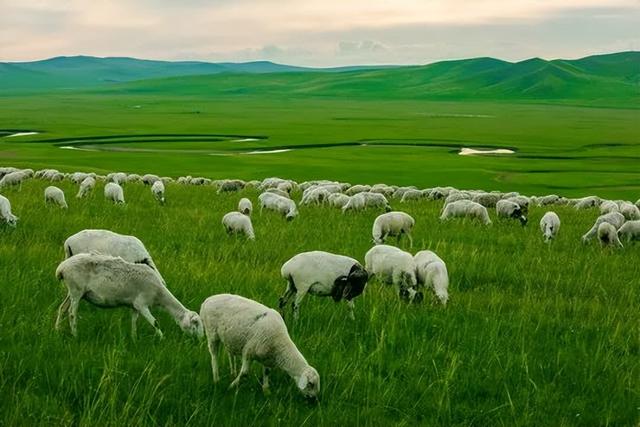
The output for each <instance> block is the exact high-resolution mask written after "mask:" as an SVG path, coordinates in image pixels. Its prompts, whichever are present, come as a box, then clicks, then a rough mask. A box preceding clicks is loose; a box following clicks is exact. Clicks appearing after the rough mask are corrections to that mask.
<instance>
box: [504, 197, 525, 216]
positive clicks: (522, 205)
mask: <svg viewBox="0 0 640 427" xmlns="http://www.w3.org/2000/svg"><path fill="white" fill-rule="evenodd" d="M504 200H507V201H509V202H513V203H516V204H518V206H520V209H522V213H527V212H528V210H529V205H530V204H531V201H530V200H529V198H528V197H525V196H521V195H517V196H513V197H509V198H507V199H504Z"/></svg>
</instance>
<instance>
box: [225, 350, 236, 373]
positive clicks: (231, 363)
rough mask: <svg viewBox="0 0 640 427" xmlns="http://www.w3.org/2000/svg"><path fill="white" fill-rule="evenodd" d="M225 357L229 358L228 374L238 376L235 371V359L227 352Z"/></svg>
mask: <svg viewBox="0 0 640 427" xmlns="http://www.w3.org/2000/svg"><path fill="white" fill-rule="evenodd" d="M227 357H228V358H229V372H231V375H234V376H235V375H237V374H238V371H236V358H235V357H233V354H231V353H229V352H227Z"/></svg>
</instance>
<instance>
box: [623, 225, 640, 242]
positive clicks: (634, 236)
mask: <svg viewBox="0 0 640 427" xmlns="http://www.w3.org/2000/svg"><path fill="white" fill-rule="evenodd" d="M618 238H620V239H621V240H625V241H627V242H630V241H632V240H640V220H635V221H627V222H625V223H624V224H623V225H622V227H620V229H619V230H618Z"/></svg>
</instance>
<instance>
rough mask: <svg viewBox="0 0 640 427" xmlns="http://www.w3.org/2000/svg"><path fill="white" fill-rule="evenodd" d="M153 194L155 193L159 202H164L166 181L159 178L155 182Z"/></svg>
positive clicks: (152, 189) (154, 195)
mask: <svg viewBox="0 0 640 427" xmlns="http://www.w3.org/2000/svg"><path fill="white" fill-rule="evenodd" d="M151 194H153V197H155V199H156V200H157V201H158V202H160V203H162V204H164V182H162V180H160V179H158V180H157V181H154V182H153V185H152V186H151Z"/></svg>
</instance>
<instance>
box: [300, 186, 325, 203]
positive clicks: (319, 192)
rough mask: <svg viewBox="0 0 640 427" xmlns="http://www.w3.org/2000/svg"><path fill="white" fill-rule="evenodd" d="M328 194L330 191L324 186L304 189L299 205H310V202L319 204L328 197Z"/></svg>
mask: <svg viewBox="0 0 640 427" xmlns="http://www.w3.org/2000/svg"><path fill="white" fill-rule="evenodd" d="M330 194H332V193H331V192H329V191H328V190H327V189H326V188H325V187H316V188H311V189H309V190H307V191H305V193H304V194H303V196H302V200H301V201H300V204H301V205H311V204H314V205H321V204H323V203H324V202H325V201H326V200H327V199H328V198H329V195H330Z"/></svg>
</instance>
